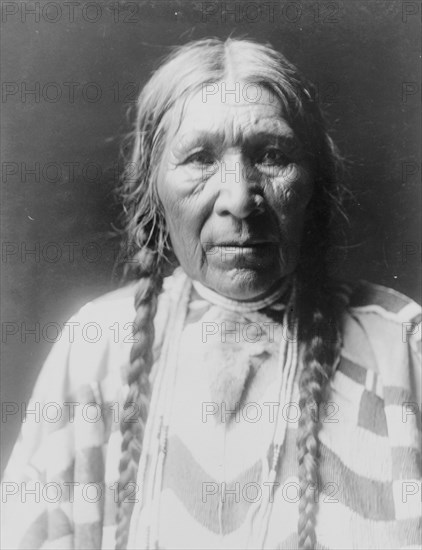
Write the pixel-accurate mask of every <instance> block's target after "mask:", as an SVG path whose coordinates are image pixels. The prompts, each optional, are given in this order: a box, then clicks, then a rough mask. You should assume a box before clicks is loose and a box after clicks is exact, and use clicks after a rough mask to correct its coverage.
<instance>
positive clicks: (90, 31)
mask: <svg viewBox="0 0 422 550" xmlns="http://www.w3.org/2000/svg"><path fill="white" fill-rule="evenodd" d="M420 18H421V14H420V3H419V2H400V1H362V0H353V1H351V0H348V1H344V2H343V1H327V2H324V1H322V2H314V1H304V2H274V1H271V0H268V1H263V2H248V1H243V2H241V1H237V2H233V1H230V2H219V3H217V2H193V1H186V0H185V1H176V0H172V1H167V0H156V1H147V2H122V1H120V2H119V3H117V2H108V3H105V2H100V1H97V2H92V1H88V2H85V1H79V2H70V3H69V2H64V3H61V4H60V3H58V2H45V1H40V2H7V1H3V2H2V51H3V54H2V103H1V109H2V199H3V200H2V210H3V215H2V219H3V223H2V348H3V351H2V402H3V407H4V408H3V413H5V412H6V408H7V407H8V405H7V403H10V402H15V403H17V404H18V406H19V411H20V403H21V402H23V401H25V400H26V399H27V397H28V396H29V393H30V391H31V388H32V386H33V383H34V381H35V379H36V376H37V374H38V372H39V369H40V367H41V365H42V362H43V360H44V359H45V357H46V355H47V353H48V351H49V350H50V348H51V346H52V340H53V339H54V337H55V335H56V334H57V332H55V330H56V329H55V327H57V324H59V326H60V325H62V324H63V323H64V322H65V321H66V319H68V318H69V316H70V315H71V314H73V313H74V312H75V311H76V310H77V309H78V308H79V307H80V306H81V305H82V304H83V303H84V302H86V301H88V300H89V299H91V298H94V297H96V296H98V295H100V294H102V293H104V292H106V291H107V290H109V289H112V288H113V286H114V285H115V283H114V281H113V277H112V269H113V264H114V260H115V252H116V249H117V248H116V246H117V245H116V242H115V241H113V240H110V232H111V231H112V228H113V223H114V222H115V219H116V213H117V211H118V208H117V207H116V204H115V198H114V195H113V189H114V188H115V185H116V178H117V174H118V172H119V157H118V153H119V148H120V143H121V139H122V137H123V136H124V134H125V133H126V132H127V131H128V129H129V118H128V109H129V108H130V105H131V104H133V99H134V98H135V97H136V93H137V91H138V90H139V87H140V86H142V84H143V83H144V82H145V80H146V79H147V77H148V74H149V73H150V71H151V69H152V68H153V67H154V66H155V65H156V63H157V59H159V58H160V57H161V56H162V55H164V54H165V53H166V52H167V47H168V46H170V45H173V44H180V43H184V42H187V41H189V40H192V39H197V38H201V37H204V36H219V37H227V36H228V35H230V34H233V33H234V35H235V36H239V35H242V36H250V37H253V38H256V39H258V40H264V41H269V42H271V43H272V44H273V45H274V46H275V47H276V48H279V49H280V50H281V51H282V52H283V53H284V54H285V55H286V56H287V57H288V58H289V59H290V60H292V61H293V62H294V63H295V64H296V65H298V66H299V67H300V68H301V69H302V70H303V72H304V73H305V74H306V75H307V76H308V77H309V78H310V79H311V80H313V81H314V82H315V83H316V84H317V86H318V90H319V100H320V102H321V104H322V107H323V108H324V110H325V112H326V113H327V116H328V120H329V123H330V126H331V131H332V135H333V137H334V139H335V140H336V142H337V144H338V145H339V147H340V149H341V151H342V153H343V155H344V156H345V157H346V159H347V160H348V173H347V176H346V180H347V183H348V185H349V187H350V189H351V190H352V191H353V193H354V195H355V197H356V201H355V203H354V204H353V205H352V206H351V209H350V217H351V231H350V234H351V235H352V237H351V240H350V247H349V248H348V249H347V251H345V252H343V253H341V254H339V253H338V252H336V253H333V261H334V260H337V265H338V267H337V268H336V270H337V272H338V274H339V275H342V274H345V275H346V276H347V277H360V278H365V279H368V280H370V281H372V282H377V283H380V284H385V285H387V286H390V287H393V288H396V289H397V290H399V291H401V292H404V293H406V294H408V295H410V296H411V297H413V298H414V299H416V300H417V301H420V264H421V241H420V236H419V229H420V225H419V224H420V215H419V213H420V186H419V181H420V156H419V155H420V153H419V151H420V129H419V115H420V87H419V82H420V68H419V61H420V30H421V23H420ZM31 90H33V93H31ZM31 171H32V172H31ZM31 250H32V252H31ZM31 329H32V330H35V333H30V332H28V331H30V330H31ZM19 422H20V415H19V414H18V413H17V414H13V415H11V416H8V415H7V414H3V417H2V434H3V435H2V459H3V460H2V466H3V467H4V465H5V459H6V458H7V456H8V455H9V453H10V450H11V445H12V443H13V441H14V439H15V437H16V435H17V431H18V429H19Z"/></svg>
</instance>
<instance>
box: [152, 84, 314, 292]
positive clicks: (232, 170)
mask: <svg viewBox="0 0 422 550" xmlns="http://www.w3.org/2000/svg"><path fill="white" fill-rule="evenodd" d="M233 90H234V91H233ZM236 90H237V91H236ZM252 91H253V92H254V93H252ZM211 92H212V93H211ZM255 96H257V99H255ZM249 97H252V98H253V99H252V100H249V99H248V98H249ZM176 118H177V117H176ZM178 122H179V121H178V120H174V121H172V123H171V124H172V127H171V128H170V129H169V132H168V136H169V137H168V138H167V143H166V145H165V149H164V152H163V157H162V162H161V165H160V169H159V173H158V181H157V191H158V195H159V198H160V200H161V202H162V205H163V208H164V212H165V217H166V222H167V225H168V229H169V234H170V238H171V243H172V247H173V250H174V252H175V254H176V256H177V259H178V260H179V262H180V264H181V266H182V267H183V269H184V271H185V272H186V273H187V274H188V275H189V276H190V277H191V278H192V279H195V280H197V281H199V282H201V283H202V284H204V285H205V286H207V287H209V288H211V289H213V290H215V291H216V292H218V293H220V294H223V295H224V296H228V297H230V298H234V299H237V300H252V299H255V298H260V297H264V296H265V295H266V294H268V293H269V292H271V291H272V290H274V288H275V287H276V285H277V284H279V283H280V281H281V280H282V279H283V277H285V276H286V275H288V274H289V273H291V272H293V271H294V269H295V267H296V265H297V260H298V255H299V245H300V240H301V235H302V229H303V224H304V217H305V209H306V206H307V205H308V203H309V201H310V198H311V195H312V190H313V181H312V176H311V173H310V169H309V166H308V164H307V162H306V160H305V151H303V149H302V148H301V144H300V143H299V142H298V140H297V137H296V136H295V133H294V132H293V129H292V128H291V127H290V126H289V124H288V123H287V122H286V120H284V119H283V116H282V107H281V103H280V101H279V99H278V98H277V96H275V95H274V94H273V93H272V92H271V91H270V90H268V89H267V88H265V87H259V88H258V87H257V86H256V85H254V87H253V90H252V88H251V87H250V86H248V85H247V84H246V85H243V84H242V83H239V82H237V83H235V82H230V83H228V82H227V83H220V84H215V85H213V86H209V85H208V86H207V87H204V89H203V90H201V91H200V92H198V93H197V94H196V95H195V96H193V97H192V98H191V100H190V101H189V102H188V103H187V104H186V106H185V111H184V116H183V119H182V121H181V124H180V125H178Z"/></svg>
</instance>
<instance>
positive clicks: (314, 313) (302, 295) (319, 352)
mask: <svg viewBox="0 0 422 550" xmlns="http://www.w3.org/2000/svg"><path fill="white" fill-rule="evenodd" d="M229 77H230V80H231V82H233V81H235V82H239V83H242V84H253V85H261V86H265V87H267V88H268V89H270V90H271V91H272V92H273V93H274V94H275V95H276V96H277V97H278V98H279V100H280V103H281V105H282V109H283V117H284V118H285V119H286V120H287V122H288V123H289V124H290V125H291V127H292V128H293V130H294V132H295V134H296V136H297V137H298V139H299V140H300V142H301V144H302V145H303V148H304V150H305V154H306V156H307V160H308V161H309V163H310V166H311V170H312V173H313V178H314V193H313V196H312V199H311V201H310V203H309V205H308V207H307V215H306V223H305V228H304V234H303V239H302V245H301V250H300V256H299V263H298V267H297V269H296V274H297V281H298V292H297V296H298V298H297V304H296V308H297V312H298V322H299V339H300V343H301V345H303V349H304V352H303V363H304V364H303V369H302V373H301V376H300V380H299V389H300V403H299V405H300V408H301V409H302V414H301V417H300V421H299V428H298V436H297V449H298V475H299V481H300V486H301V498H300V502H299V521H298V545H299V548H314V547H315V544H316V536H315V522H316V517H317V515H316V513H317V506H318V504H317V501H318V499H317V498H316V495H315V490H314V489H315V488H317V489H318V487H320V475H319V458H320V445H319V437H318V433H319V429H320V420H319V413H318V411H319V409H318V407H319V405H320V404H321V403H322V402H323V400H324V398H325V396H326V393H327V390H328V386H329V381H330V378H331V376H332V372H333V368H334V365H335V363H336V361H337V359H338V356H339V352H340V347H341V339H340V328H339V325H340V315H341V308H342V306H341V303H339V302H338V300H337V299H336V294H335V292H334V291H333V289H332V287H331V285H330V282H329V277H328V273H327V265H326V252H327V248H328V247H329V245H330V233H331V228H332V221H333V219H334V218H335V214H336V212H339V211H340V187H339V185H338V182H337V180H338V178H337V171H338V166H339V156H338V154H337V152H336V149H335V147H334V145H333V143H332V141H331V139H330V138H329V136H328V134H327V131H326V125H325V123H324V119H323V117H322V114H321V111H320V108H319V106H318V103H317V98H316V94H315V93H314V89H313V87H312V85H311V84H310V83H309V82H307V81H306V80H305V79H304V78H303V77H302V75H301V74H300V73H299V71H298V70H297V69H296V68H295V67H294V66H293V65H292V64H290V63H289V62H288V61H287V60H286V59H285V58H284V57H283V56H282V55H281V54H280V53H279V52H277V51H276V50H274V49H273V48H272V47H270V46H268V45H263V44H260V43H257V42H254V41H251V40H243V39H242V40H239V39H231V38H229V39H227V40H225V41H222V40H219V39H204V40H198V41H195V42H190V43H188V44H185V45H183V46H180V47H178V48H176V49H174V50H173V52H172V53H171V54H170V55H169V56H168V57H167V58H166V59H165V60H164V61H163V63H162V64H161V65H160V67H159V68H158V69H157V70H156V71H155V72H154V73H153V75H152V77H151V78H150V80H149V81H148V82H147V84H146V85H145V87H144V88H143V90H142V92H141V94H140V97H139V100H138V104H137V116H136V121H135V127H134V131H133V133H132V140H133V144H132V156H131V158H130V159H129V161H128V163H127V167H126V170H125V173H124V175H123V179H122V186H121V196H122V201H123V208H124V226H125V239H126V240H125V243H124V247H125V250H130V251H131V254H130V255H131V258H130V259H131V262H130V263H129V264H128V265H129V266H131V269H130V271H131V272H130V275H131V277H132V278H135V279H136V281H137V283H136V292H135V307H136V318H135V327H136V331H137V334H136V335H135V336H136V343H135V344H134V345H133V348H132V350H131V355H130V366H129V369H128V379H127V383H128V385H129V393H128V395H127V399H126V404H127V405H128V406H129V404H131V407H129V412H128V415H129V416H131V414H130V411H133V404H136V405H137V406H138V410H139V421H138V422H133V421H131V420H132V418H130V419H127V418H126V417H125V416H124V415H123V417H122V420H121V432H122V438H123V439H122V454H121V460H120V482H119V488H120V489H119V503H118V512H117V531H116V548H117V549H119V550H121V549H124V548H126V546H127V538H128V532H129V523H130V518H131V515H132V510H133V499H132V498H129V497H130V495H131V494H132V493H133V487H134V483H136V478H137V470H138V464H139V459H140V456H141V452H142V441H143V434H144V430H145V425H146V422H147V417H148V406H149V398H150V391H151V388H150V384H149V373H150V370H151V367H152V363H153V355H152V346H153V341H154V316H155V313H156V309H157V301H158V296H159V293H160V292H161V288H162V282H163V273H164V272H165V270H166V269H167V267H168V265H169V264H168V259H167V258H168V256H171V252H172V251H171V244H170V242H169V238H168V231H167V224H166V220H165V216H164V212H163V208H162V206H161V204H160V201H159V199H158V194H157V185H156V184H157V177H158V170H159V167H160V163H161V160H162V155H163V150H164V147H165V144H166V139H167V138H168V137H169V135H168V134H169V132H170V128H171V127H174V120H177V117H179V120H180V119H181V117H183V111H184V107H185V105H186V103H187V101H188V100H189V99H190V98H191V97H192V96H193V95H195V94H196V93H198V92H199V91H200V90H201V89H202V90H204V86H205V85H207V84H209V85H210V87H209V88H208V89H212V87H211V86H212V85H215V84H216V83H217V84H218V83H221V82H223V81H224V80H225V79H229ZM251 96H253V94H252V93H251ZM171 124H172V125H173V126H171ZM280 542H281V541H280Z"/></svg>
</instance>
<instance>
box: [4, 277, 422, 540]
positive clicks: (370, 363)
mask: <svg viewBox="0 0 422 550" xmlns="http://www.w3.org/2000/svg"><path fill="white" fill-rule="evenodd" d="M185 277H186V276H185V275H184V274H183V272H182V271H181V270H180V269H179V270H177V271H176V272H175V274H174V275H173V276H171V277H168V278H167V279H166V281H165V285H164V291H163V294H162V295H161V297H160V300H159V308H158V312H157V315H156V319H155V325H156V340H155V344H154V358H155V366H154V369H153V372H152V373H151V380H152V383H153V384H154V380H155V378H156V376H157V368H158V367H157V365H158V359H159V357H160V351H161V349H162V346H163V342H164V340H165V336H166V335H168V334H170V333H171V330H172V327H171V326H169V319H171V316H170V315H169V311H170V309H171V308H172V307H174V304H175V303H176V302H177V299H178V296H179V294H180V289H181V285H182V283H183V281H184V280H185ZM133 292H134V287H133V286H129V287H126V288H125V289H121V290H118V291H115V292H113V293H110V294H108V295H106V296H104V297H102V298H100V299H98V300H96V301H94V302H91V303H89V304H87V305H86V306H85V307H83V308H82V309H81V310H80V311H79V312H78V314H77V315H75V316H74V317H73V318H72V319H71V320H70V321H69V324H68V332H67V334H66V333H65V332H63V335H62V338H61V339H60V340H59V341H58V342H57V343H56V344H55V345H54V347H53V349H52V351H51V353H50V355H49V357H48V359H47V361H46V363H45V365H44V367H43V369H42V372H41V374H40V376H39V379H38V382H37V384H36V387H35V389H34V393H33V396H32V398H31V400H30V402H29V403H28V406H27V412H28V415H27V418H26V420H25V422H24V423H23V425H22V431H21V435H20V438H19V440H18V442H17V444H16V446H15V448H14V451H13V454H12V456H11V459H10V462H9V465H8V467H7V469H6V472H5V477H4V481H3V484H2V489H3V495H2V503H3V504H2V513H3V520H2V526H3V529H2V547H3V548H7V549H9V548H31V549H33V548H54V549H56V548H84V549H89V548H103V549H106V548H114V544H115V542H114V536H115V513H116V501H117V480H118V477H119V476H118V463H119V458H120V443H121V437H120V431H119V420H120V412H121V406H122V403H123V402H124V397H125V395H126V392H127V389H128V388H127V386H125V384H124V380H125V369H126V366H127V364H128V358H129V353H130V349H131V346H132V337H131V331H132V322H133V319H134V316H135V311H134V308H133ZM280 315H281V313H280V311H279V310H278V309H277V308H274V309H273V310H272V309H271V308H269V309H268V310H265V313H264V312H262V311H261V312H256V313H244V314H242V315H240V314H238V315H237V316H234V314H233V313H231V312H228V311H226V310H223V309H221V308H220V307H218V306H215V305H213V304H210V303H208V302H206V301H204V300H203V299H202V298H200V297H199V296H198V295H196V293H195V292H192V295H191V298H190V302H189V308H188V312H187V317H186V320H185V325H184V328H183V332H182V337H181V341H180V355H179V360H178V363H177V364H178V367H177V377H176V382H175V385H174V388H173V392H172V395H173V397H172V408H171V411H172V414H171V422H170V430H169V434H168V451H167V456H166V461H165V464H164V471H163V480H162V489H161V493H160V500H159V509H158V511H157V514H158V516H157V517H158V522H157V524H158V531H157V540H158V546H159V547H160V548H168V549H171V548H245V547H248V544H249V547H253V546H252V545H251V544H250V540H251V539H250V538H249V534H250V532H251V529H253V528H254V522H255V521H256V517H257V516H256V510H257V507H259V505H260V503H261V502H262V501H263V499H265V498H268V496H269V489H268V487H266V486H265V487H264V486H262V485H261V483H262V472H263V469H264V467H266V462H265V461H268V457H269V456H270V455H271V449H270V448H269V447H270V446H271V440H272V439H271V438H272V431H273V429H274V416H275V412H276V407H277V396H278V393H277V391H278V385H279V382H278V380H279V374H280V373H279V372H278V371H279V369H278V368H277V365H278V342H279V340H280V338H282V337H283V333H282V327H281V325H280V323H279V320H280ZM420 321H421V313H420V308H419V306H417V305H416V304H415V303H413V302H411V301H410V300H409V299H407V298H406V297H404V296H402V295H400V294H398V293H397V292H394V291H392V290H389V289H386V288H383V287H380V286H376V285H369V284H366V283H359V284H357V285H355V286H354V287H353V289H351V290H350V306H349V308H348V310H347V312H346V314H345V316H344V324H343V337H344V346H343V350H342V357H341V361H340V363H339V365H338V367H337V369H336V372H335V375H334V377H333V379H332V382H331V390H330V396H329V398H328V399H327V403H326V404H325V405H324V407H322V429H321V432H320V439H321V465H320V472H321V483H320V487H319V489H320V493H319V495H318V497H319V511H318V516H317V525H316V533H317V540H318V544H317V547H318V548H327V549H337V548H359V549H363V548H385V549H387V548H391V549H393V548H394V549H395V548H419V547H420V546H421V530H420V527H421V520H420V518H421V466H420V441H421V439H420V429H421V426H420V411H421V394H420V390H421V355H420V353H421V350H420V335H421V327H420ZM224 323H225V324H224ZM418 323H419V324H418ZM223 332H224V336H223ZM258 336H259V337H258ZM297 403H298V388H297V381H296V383H295V385H294V388H293V397H292V400H291V404H290V407H289V408H288V409H286V417H287V418H288V429H287V436H286V442H285V448H284V451H283V454H282V457H281V461H280V468H279V472H278V477H277V479H276V486H275V494H274V502H273V504H272V508H271V515H270V518H269V525H268V532H267V536H266V538H265V544H264V547H265V548H269V549H276V548H286V549H287V548H289V549H290V548H291V549H294V548H297V534H296V529H297V516H298V494H299V492H298V479H297V450H296V433H297V432H296V430H297V420H298V414H299V411H298V408H297ZM284 405H285V404H281V406H284ZM230 411H232V412H230ZM135 416H136V411H134V417H135ZM151 422H152V420H151ZM149 469H150V468H147V469H146V482H145V486H144V487H143V491H148V471H149ZM138 496H139V494H138V492H137V490H136V488H134V491H133V498H134V499H135V501H136V500H139V499H138V498H137V497H138ZM145 517H146V514H145V510H143V509H142V506H141V503H137V504H135V512H134V517H133V519H132V525H131V533H132V532H133V533H134V540H135V542H136V544H137V545H138V546H137V547H139V548H141V547H142V546H141V545H140V544H141V542H142V537H141V536H140V538H139V539H137V533H138V532H139V533H142V525H143V523H145Z"/></svg>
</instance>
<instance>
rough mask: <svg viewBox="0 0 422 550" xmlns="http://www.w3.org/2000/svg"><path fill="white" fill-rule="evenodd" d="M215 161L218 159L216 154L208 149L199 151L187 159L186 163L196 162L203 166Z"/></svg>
mask: <svg viewBox="0 0 422 550" xmlns="http://www.w3.org/2000/svg"><path fill="white" fill-rule="evenodd" d="M215 162H216V159H215V157H214V155H213V154H212V153H210V152H208V151H197V152H196V153H193V154H192V155H190V156H189V157H188V158H187V159H186V160H185V164H194V165H201V166H211V165H213V164H214V163H215Z"/></svg>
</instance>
